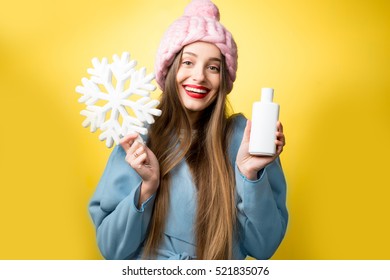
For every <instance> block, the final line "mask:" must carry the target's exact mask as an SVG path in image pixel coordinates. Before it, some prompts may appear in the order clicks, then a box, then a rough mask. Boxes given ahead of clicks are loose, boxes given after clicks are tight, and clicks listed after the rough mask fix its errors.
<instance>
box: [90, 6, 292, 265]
mask: <svg viewBox="0 0 390 280" xmlns="http://www.w3.org/2000/svg"><path fill="white" fill-rule="evenodd" d="M155 70H156V81H157V83H158V84H159V86H160V88H161V89H162V91H163V92H162V95H161V103H160V105H159V109H161V110H162V115H161V117H159V118H158V119H157V120H156V122H155V123H154V124H153V125H151V127H150V129H149V136H148V137H147V139H144V140H145V141H146V144H142V143H140V142H138V141H136V138H137V136H138V135H136V134H131V135H127V136H125V137H123V139H122V140H121V145H119V146H117V147H116V148H115V149H114V150H113V152H112V154H111V156H110V159H109V161H108V163H107V167H106V169H105V171H104V174H103V176H102V178H101V180H100V182H99V185H98V187H97V190H96V193H95V194H94V196H93V198H92V200H91V202H90V205H89V210H90V214H91V216H92V219H93V221H94V224H95V226H96V232H97V241H98V245H99V248H100V250H101V253H102V255H103V256H104V257H105V258H108V259H140V258H147V259H244V258H245V257H247V256H252V257H255V258H258V259H267V258H270V257H271V256H272V255H273V253H274V252H275V250H276V249H277V248H278V246H279V244H280V242H281V241H282V239H283V237H284V234H285V231H286V227H287V220H288V214H287V208H286V182H285V178H284V175H283V171H282V167H281V164H280V160H279V155H280V153H281V152H282V150H283V146H284V145H285V136H284V134H283V129H282V125H281V124H280V123H278V131H277V133H276V136H277V140H276V141H275V145H276V146H277V154H276V155H275V156H273V157H263V156H251V155H250V154H249V153H248V143H249V135H250V129H251V125H250V121H247V120H246V119H245V117H244V116H243V115H241V114H239V115H229V110H228V108H227V100H226V97H227V94H228V93H230V92H231V90H232V88H233V82H234V80H235V78H236V70H237V48H236V43H235V41H234V39H233V37H232V36H231V34H230V32H229V31H228V30H227V29H226V28H225V27H223V26H222V25H221V24H220V22H219V11H218V8H217V7H216V6H215V5H214V4H213V3H212V2H210V1H209V0H194V1H192V2H191V3H190V4H189V5H188V6H187V8H186V10H185V12H184V15H183V16H182V17H181V18H179V19H178V20H176V21H175V22H174V23H173V24H172V25H171V26H170V27H169V28H168V30H167V32H166V33H165V35H164V37H163V40H162V42H161V44H160V47H159V50H158V54H157V58H156V65H155Z"/></svg>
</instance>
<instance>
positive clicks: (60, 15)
mask: <svg viewBox="0 0 390 280" xmlns="http://www.w3.org/2000/svg"><path fill="white" fill-rule="evenodd" d="M188 2H189V1H187V0H186V1H184V0H183V1H180V0H164V1H160V0H144V1H135V0H127V1H108V0H107V1H102V0H96V1H83V0H78V1H74V0H68V1H53V0H50V1H49V0H46V1H45V0H38V1H27V0H22V1H18V0H15V1H7V2H4V3H2V5H1V9H0V93H1V101H0V102H1V108H0V122H1V125H0V131H1V132H0V133H1V134H0V135H1V136H0V172H1V176H0V228H1V229H0V259H100V258H101V256H100V254H99V251H98V249H97V246H96V243H95V235H94V228H93V226H92V223H91V220H90V218H89V215H88V212H87V204H88V201H89V199H90V197H91V196H92V194H93V192H94V189H95V186H96V184H97V182H98V180H99V178H100V175H101V174H102V172H103V169H104V167H105V164H106V161H107V158H108V156H109V153H110V150H109V149H107V148H106V147H105V145H104V143H103V142H100V141H99V140H98V138H97V137H98V135H97V134H92V133H90V132H89V129H84V128H83V127H82V126H81V123H82V121H83V117H82V116H81V115H79V112H80V111H81V110H82V109H84V106H83V104H80V103H78V102H77V100H78V98H79V95H78V94H77V93H76V92H75V87H76V86H77V85H79V84H81V81H80V80H81V78H82V77H85V76H87V73H86V69H87V68H89V67H90V66H91V59H92V57H95V56H96V57H99V58H102V57H109V58H110V59H111V56H112V54H114V53H118V54H121V53H122V52H123V51H130V52H131V54H132V57H133V58H135V59H136V60H138V62H139V65H140V66H145V67H147V69H148V72H151V71H152V70H153V61H154V56H155V52H156V49H157V46H158V43H159V41H160V38H161V36H162V34H163V32H164V31H165V30H166V28H167V26H168V25H169V24H170V23H171V22H172V21H173V20H174V19H176V18H177V17H179V16H180V15H181V14H182V12H183V9H184V7H185V6H186V4H187V3H188ZM215 3H216V4H217V5H218V6H219V8H220V12H221V22H222V23H223V24H224V25H225V26H226V27H227V28H228V29H229V30H230V31H231V32H232V33H233V35H234V37H235V39H236V41H237V44H238V46H239V70H238V73H237V81H236V83H235V86H234V90H233V92H232V93H231V95H230V98H231V103H232V105H233V107H234V109H235V111H236V112H240V111H241V112H244V113H245V114H246V115H247V116H248V117H250V115H251V106H252V103H253V102H254V101H256V100H258V98H259V93H260V88H261V87H274V88H275V101H276V102H278V103H279V104H280V105H281V115H280V119H281V120H282V122H283V124H284V127H285V133H286V136H287V146H286V149H285V151H284V152H283V155H282V161H283V166H284V170H285V173H286V177H287V180H288V207H289V211H290V223H289V226H288V231H287V235H286V238H285V239H284V241H283V243H282V245H281V246H280V248H279V250H278V251H277V253H276V254H275V256H274V259H390V242H389V236H390V223H389V220H390V206H389V205H390V203H389V202H388V201H389V199H390V180H389V175H390V169H389V166H390V164H389V163H388V161H389V158H390V149H389V139H390V129H389V121H390V109H389V106H390V95H389V93H390V83H389V82H390V75H389V74H390V73H389V67H390V66H389V65H390V4H389V3H390V2H389V1H387V0H383V1H379V0H372V1H356V0H341V1H340V0H337V1H336V0H328V1H326V0H319V1H310V0H306V1H303V0H297V1H289V0H281V1H271V0H263V1H257V0H256V1H255V0H253V1H236V0H230V1H226V0H215ZM155 94H156V96H158V94H159V91H156V93H155Z"/></svg>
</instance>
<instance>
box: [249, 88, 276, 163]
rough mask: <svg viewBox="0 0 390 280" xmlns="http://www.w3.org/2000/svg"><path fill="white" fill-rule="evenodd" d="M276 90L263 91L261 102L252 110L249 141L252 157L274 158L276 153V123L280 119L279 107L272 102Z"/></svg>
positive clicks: (266, 89) (264, 89) (254, 105)
mask: <svg viewBox="0 0 390 280" xmlns="http://www.w3.org/2000/svg"><path fill="white" fill-rule="evenodd" d="M273 97H274V90H273V89H272V88H262V89H261V100H260V102H255V103H254V104H253V109H252V129H251V134H250V141H249V153H250V154H251V155H263V156H273V155H275V153H276V145H275V139H276V135H275V132H276V123H277V121H278V119H279V105H278V104H276V103H273V102H272V99H273Z"/></svg>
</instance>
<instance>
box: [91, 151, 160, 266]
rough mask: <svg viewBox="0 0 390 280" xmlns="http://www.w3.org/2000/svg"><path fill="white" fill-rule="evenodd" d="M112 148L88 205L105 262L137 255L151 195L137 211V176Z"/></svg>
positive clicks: (148, 214) (147, 222) (150, 202)
mask: <svg viewBox="0 0 390 280" xmlns="http://www.w3.org/2000/svg"><path fill="white" fill-rule="evenodd" d="M125 156H126V153H125V151H124V150H123V149H122V147H121V146H116V147H115V148H114V150H113V152H112V154H111V156H110V158H109V160H108V163H107V166H106V168H105V170H104V173H103V175H102V177H101V179H100V181H99V184H98V186H97V188H96V191H95V193H94V195H93V197H92V199H91V201H90V203H89V213H90V215H91V218H92V220H93V223H94V225H95V228H96V237H97V243H98V246H99V249H100V252H101V253H102V255H103V257H104V258H106V259H134V258H136V257H137V256H138V254H139V252H140V248H141V245H142V243H143V241H144V240H145V237H146V234H147V230H148V226H149V222H150V219H151V216H152V210H153V204H154V195H153V196H152V197H150V198H149V199H148V200H147V201H146V202H144V203H143V204H142V205H141V206H140V208H139V209H138V208H137V206H136V205H137V204H138V199H139V193H140V186H141V183H142V180H141V177H140V176H139V175H138V174H137V173H136V172H135V171H134V169H133V168H132V167H131V166H130V165H129V164H128V163H127V162H126V161H125Z"/></svg>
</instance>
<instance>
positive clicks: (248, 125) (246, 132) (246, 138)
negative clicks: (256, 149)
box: [242, 120, 252, 143]
mask: <svg viewBox="0 0 390 280" xmlns="http://www.w3.org/2000/svg"><path fill="white" fill-rule="evenodd" d="M251 128H252V121H251V120H247V121H246V126H245V130H244V136H243V138H242V142H247V143H249V138H250V135H251Z"/></svg>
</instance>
